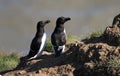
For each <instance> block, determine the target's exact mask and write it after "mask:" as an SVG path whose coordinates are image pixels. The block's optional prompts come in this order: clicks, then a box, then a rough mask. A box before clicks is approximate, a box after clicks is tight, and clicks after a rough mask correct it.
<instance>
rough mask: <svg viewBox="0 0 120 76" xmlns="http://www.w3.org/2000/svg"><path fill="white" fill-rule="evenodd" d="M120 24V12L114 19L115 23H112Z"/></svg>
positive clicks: (113, 24)
mask: <svg viewBox="0 0 120 76" xmlns="http://www.w3.org/2000/svg"><path fill="white" fill-rule="evenodd" d="M115 25H117V26H119V27H120V14H118V15H117V16H115V17H114V19H113V23H112V26H115Z"/></svg>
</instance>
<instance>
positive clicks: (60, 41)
mask: <svg viewBox="0 0 120 76" xmlns="http://www.w3.org/2000/svg"><path fill="white" fill-rule="evenodd" d="M51 42H52V44H53V45H55V46H62V45H64V44H65V43H66V36H65V34H64V33H60V34H57V33H56V34H55V33H54V34H52V36H51Z"/></svg>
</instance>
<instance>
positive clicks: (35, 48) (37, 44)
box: [28, 38, 41, 57]
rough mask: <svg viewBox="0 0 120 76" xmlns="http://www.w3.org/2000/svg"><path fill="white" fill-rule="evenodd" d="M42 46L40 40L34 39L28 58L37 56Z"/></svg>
mask: <svg viewBox="0 0 120 76" xmlns="http://www.w3.org/2000/svg"><path fill="white" fill-rule="evenodd" d="M40 45H41V41H40V39H36V38H34V39H33V40H32V42H31V45H30V51H29V54H28V57H33V56H34V55H36V54H37V52H38V51H39V49H40Z"/></svg>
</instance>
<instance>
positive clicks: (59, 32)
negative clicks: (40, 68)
mask: <svg viewBox="0 0 120 76" xmlns="http://www.w3.org/2000/svg"><path fill="white" fill-rule="evenodd" d="M69 20H71V18H69V17H59V18H58V19H57V21H56V27H55V29H54V31H53V33H52V35H51V43H52V48H53V51H54V52H55V57H58V56H60V54H61V53H63V52H64V51H65V44H66V32H65V28H64V23H65V22H67V21H69Z"/></svg>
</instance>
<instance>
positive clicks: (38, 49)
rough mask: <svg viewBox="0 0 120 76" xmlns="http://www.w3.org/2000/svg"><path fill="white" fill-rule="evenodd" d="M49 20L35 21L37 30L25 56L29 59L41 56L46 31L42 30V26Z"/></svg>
mask: <svg viewBox="0 0 120 76" xmlns="http://www.w3.org/2000/svg"><path fill="white" fill-rule="evenodd" d="M49 22H50V20H46V21H39V22H38V23H37V32H36V35H35V37H34V38H33V40H32V42H31V45H30V51H29V54H28V55H27V58H28V59H29V60H30V59H35V58H37V57H40V56H41V54H42V52H43V48H44V46H45V43H46V33H45V31H44V26H45V25H46V24H48V23H49Z"/></svg>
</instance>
